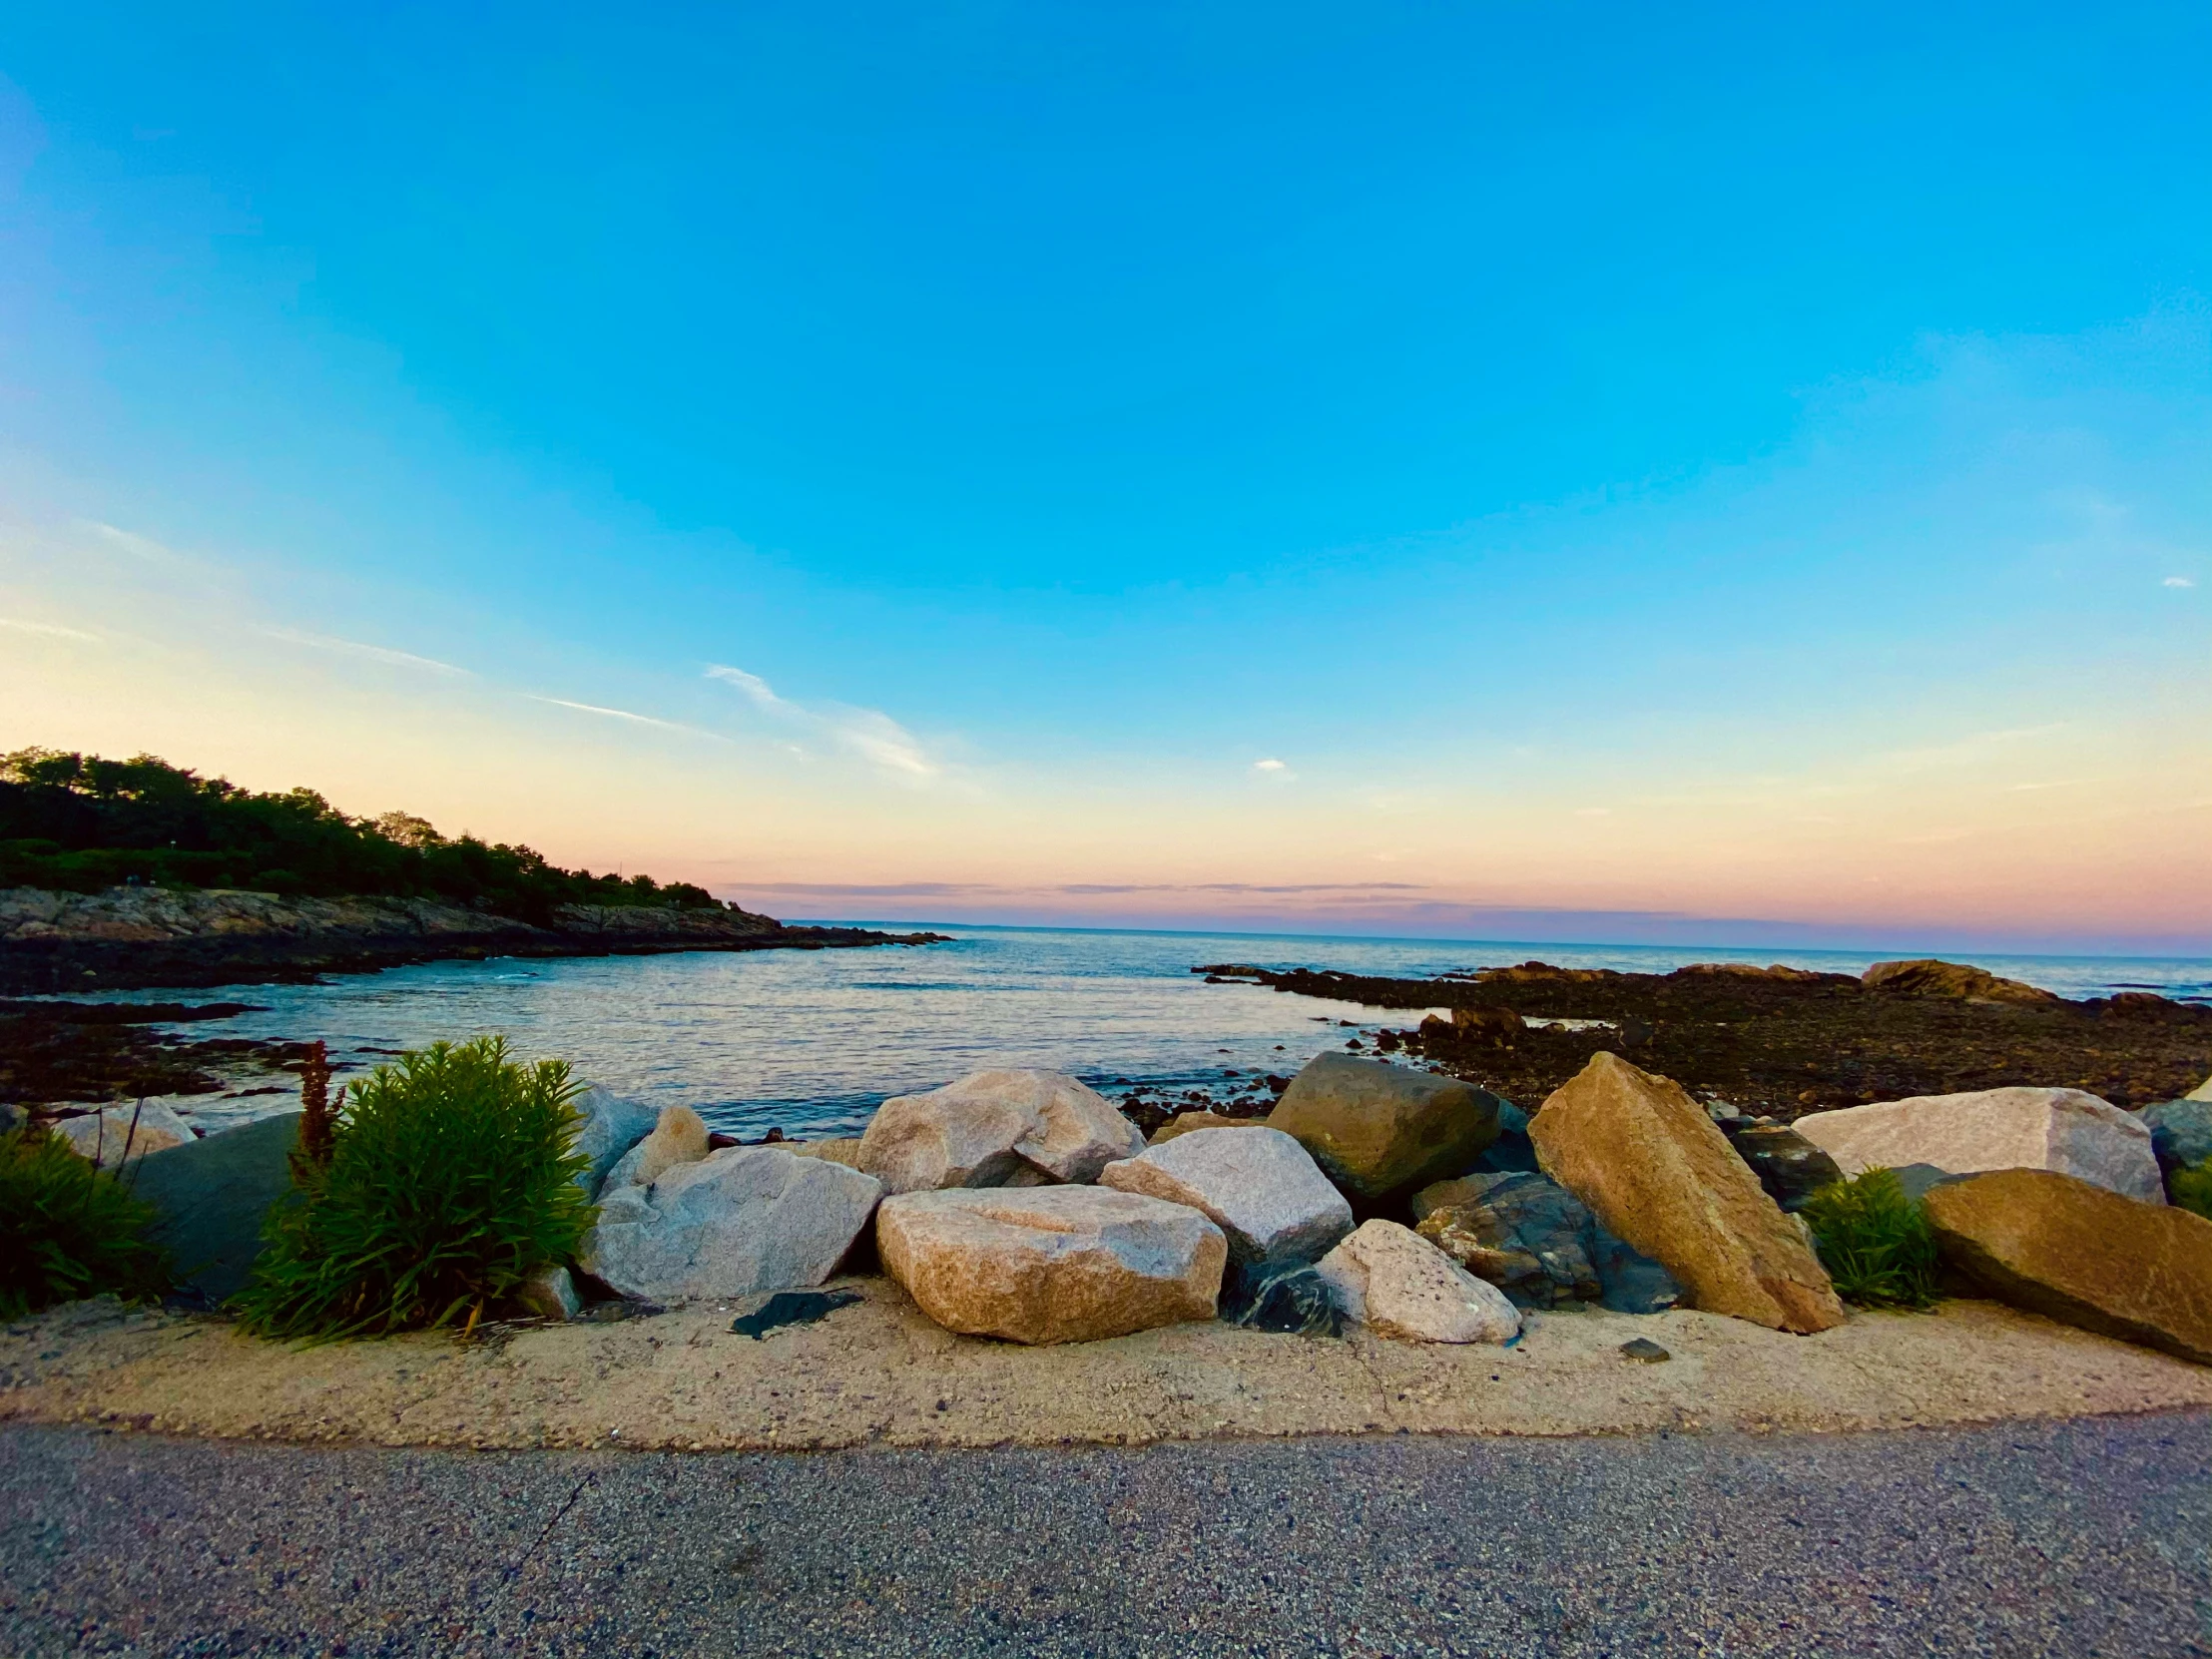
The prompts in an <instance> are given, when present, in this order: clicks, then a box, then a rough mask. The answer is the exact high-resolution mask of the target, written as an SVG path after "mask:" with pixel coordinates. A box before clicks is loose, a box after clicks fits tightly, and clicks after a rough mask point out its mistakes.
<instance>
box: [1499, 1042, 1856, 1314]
mask: <svg viewBox="0 0 2212 1659" xmlns="http://www.w3.org/2000/svg"><path fill="white" fill-rule="evenodd" d="M1528 1135H1529V1139H1530V1140H1532V1141H1533V1142H1534V1143H1535V1146H1536V1157H1537V1159H1538V1161H1540V1162H1541V1163H1542V1165H1543V1168H1544V1173H1545V1174H1547V1175H1549V1176H1550V1177H1551V1178H1552V1179H1553V1180H1554V1181H1556V1182H1558V1183H1559V1184H1560V1185H1561V1186H1562V1187H1565V1188H1566V1189H1567V1190H1568V1191H1569V1192H1571V1193H1573V1194H1574V1196H1575V1197H1577V1198H1579V1199H1580V1200H1581V1201H1582V1202H1583V1203H1584V1204H1586V1205H1588V1206H1589V1207H1590V1209H1591V1211H1592V1212H1594V1213H1595V1215H1596V1216H1597V1219H1598V1220H1599V1221H1600V1222H1601V1223H1603V1224H1604V1226H1605V1229H1606V1230H1607V1231H1608V1232H1610V1233H1612V1234H1613V1235H1614V1236H1615V1237H1617V1238H1620V1239H1623V1240H1625V1241H1626V1242H1627V1243H1629V1244H1630V1245H1633V1246H1634V1247H1635V1248H1636V1249H1637V1250H1639V1251H1641V1252H1642V1253H1643V1254H1644V1255H1646V1256H1649V1257H1651V1258H1652V1259H1653V1260H1654V1261H1657V1262H1659V1263H1661V1264H1662V1265H1664V1266H1665V1268H1666V1270H1667V1271H1668V1272H1669V1273H1670V1274H1672V1275H1673V1276H1674V1277H1675V1279H1676V1280H1677V1281H1678V1282H1679V1283H1680V1284H1681V1285H1682V1287H1683V1289H1684V1290H1686V1291H1687V1292H1688V1293H1689V1299H1690V1303H1691V1305H1692V1306H1693V1307H1697V1308H1701V1309H1703V1310H1705V1311H1706V1312H1707V1313H1713V1314H1728V1315H1732V1316H1734V1317H1735V1318H1737V1319H1743V1320H1749V1321H1751V1323H1753V1324H1754V1325H1764V1326H1766V1327H1768V1328H1769V1329H1770V1330H1776V1331H1795V1332H1814V1331H1826V1330H1828V1329H1829V1328H1830V1327H1832V1326H1838V1325H1841V1324H1843V1323H1844V1305H1843V1304H1842V1303H1841V1302H1840V1301H1838V1300H1837V1297H1836V1290H1835V1287H1834V1286H1833V1285H1831V1284H1830V1283H1829V1279H1828V1274H1827V1272H1826V1270H1824V1269H1823V1268H1822V1267H1821V1264H1820V1262H1819V1261H1818V1259H1816V1258H1815V1256H1814V1255H1813V1247H1812V1246H1811V1245H1810V1244H1809V1243H1808V1242H1807V1241H1806V1237H1805V1234H1804V1233H1803V1232H1802V1231H1801V1230H1800V1229H1799V1227H1798V1226H1797V1225H1796V1224H1795V1223H1794V1222H1792V1221H1791V1220H1790V1218H1789V1217H1787V1216H1785V1215H1784V1214H1783V1213H1782V1211H1781V1210H1780V1209H1779V1208H1777V1207H1776V1205H1775V1202H1774V1200H1773V1199H1771V1198H1769V1197H1768V1196H1767V1194H1766V1192H1765V1191H1764V1189H1762V1188H1761V1187H1760V1185H1759V1178H1758V1177H1757V1176H1756V1175H1754V1174H1752V1172H1751V1170H1750V1168H1749V1166H1747V1165H1746V1164H1745V1163H1744V1161H1743V1160H1742V1159H1741V1158H1739V1157H1737V1156H1736V1153H1735V1149H1734V1148H1732V1147H1731V1146H1730V1145H1729V1144H1728V1138H1727V1137H1726V1136H1725V1135H1723V1134H1722V1133H1721V1132H1720V1130H1719V1129H1718V1128H1717V1127H1715V1125H1714V1123H1713V1120H1712V1118H1711V1117H1709V1116H1708V1115H1707V1114H1706V1111H1705V1108H1704V1107H1702V1106H1700V1105H1699V1104H1698V1103H1697V1102H1696V1101H1695V1100H1693V1099H1691V1098H1690V1096H1689V1094H1688V1093H1687V1091H1685V1090H1684V1089H1683V1088H1682V1086H1681V1085H1680V1084H1678V1083H1676V1082H1674V1081H1673V1080H1672V1079H1671V1078H1665V1077H1655V1076H1653V1075H1652V1074H1651V1073H1649V1072H1647V1071H1642V1070H1639V1069H1638V1068H1637V1067H1635V1066H1632V1065H1630V1064H1629V1063H1628V1062H1627V1061H1626V1060H1623V1059H1621V1058H1620V1057H1619V1056H1618V1055H1614V1054H1605V1053H1600V1054H1596V1055H1593V1056H1592V1057H1591V1059H1590V1063H1589V1064H1588V1065H1586V1066H1584V1067H1583V1068H1582V1070H1581V1071H1580V1072H1579V1073H1577V1074H1576V1075H1575V1076H1574V1077H1573V1078H1571V1079H1569V1080H1568V1081H1567V1082H1566V1083H1565V1084H1563V1085H1562V1086H1561V1087H1560V1088H1558V1089H1556V1090H1554V1091H1553V1093H1552V1095H1551V1097H1550V1098H1549V1099H1547V1100H1546V1101H1545V1102H1544V1103H1543V1105H1542V1106H1541V1107H1540V1108H1539V1109H1538V1110H1537V1112H1536V1115H1535V1116H1534V1117H1533V1118H1531V1119H1529V1122H1528Z"/></svg>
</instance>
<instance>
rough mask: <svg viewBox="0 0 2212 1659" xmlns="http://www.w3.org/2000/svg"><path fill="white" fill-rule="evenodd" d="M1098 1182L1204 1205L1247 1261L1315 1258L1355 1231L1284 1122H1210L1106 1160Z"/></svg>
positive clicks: (1347, 1211)
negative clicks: (1239, 1125)
mask: <svg viewBox="0 0 2212 1659" xmlns="http://www.w3.org/2000/svg"><path fill="white" fill-rule="evenodd" d="M1098 1181H1099V1185H1100V1186H1103V1187H1112V1188H1115V1189H1116V1190H1118V1191H1121V1192H1127V1193H1145V1194H1147V1195H1149V1196H1151V1197H1153V1198H1164V1199H1166V1200H1167V1201H1168V1202H1169V1203H1170V1204H1187V1205H1189V1206H1190V1207H1191V1208H1192V1209H1194V1210H1197V1211H1200V1212H1202V1213H1203V1214H1204V1215H1205V1216H1206V1217H1207V1218H1208V1219H1209V1220H1211V1221H1212V1222H1213V1223H1214V1225H1215V1226H1217V1227H1219V1228H1220V1229H1221V1230H1222V1232H1223V1233H1225V1234H1226V1235H1227V1236H1228V1239H1229V1251H1230V1254H1231V1255H1232V1256H1234V1257H1236V1258H1237V1260H1239V1261H1241V1262H1291V1261H1296V1262H1310V1261H1313V1260H1314V1259H1315V1258H1316V1257H1318V1256H1320V1255H1321V1254H1322V1253H1323V1252H1324V1251H1326V1250H1328V1249H1329V1248H1330V1246H1332V1245H1334V1244H1335V1243H1336V1242H1337V1241H1338V1240H1339V1239H1341V1238H1343V1237H1344V1236H1345V1235H1346V1234H1347V1233H1349V1232H1351V1231H1352V1206H1351V1205H1349V1204H1347V1203H1346V1202H1345V1199H1344V1195H1343V1194H1342V1193H1340V1192H1338V1191H1337V1189H1336V1188H1335V1187H1333V1186H1331V1185H1330V1184H1329V1178H1328V1177H1327V1176H1326V1175H1324V1174H1322V1172H1321V1169H1320V1166H1318V1165H1317V1164H1316V1163H1315V1162H1314V1160H1313V1158H1312V1157H1311V1156H1310V1155H1309V1154H1308V1153H1307V1151H1306V1149H1305V1148H1304V1147H1302V1146H1300V1145H1299V1144H1298V1142H1296V1141H1294V1140H1293V1139H1291V1137H1290V1136H1288V1135H1286V1134H1284V1133H1283V1132H1282V1131H1281V1130H1279V1129H1269V1128H1265V1127H1259V1126H1255V1127H1253V1128H1250V1129H1207V1130H1202V1131H1199V1132H1198V1133H1195V1134H1189V1135H1181V1136H1178V1137H1176V1138H1175V1139H1173V1140H1170V1141H1165V1142H1162V1143H1161V1144H1159V1145H1157V1146H1152V1147H1148V1148H1146V1149H1145V1151H1143V1152H1142V1153H1140V1154H1138V1156H1136V1157H1134V1158H1125V1159H1118V1160H1116V1161H1115V1162H1113V1163H1111V1164H1108V1165H1107V1166H1106V1168H1105V1170H1104V1171H1103V1172H1101V1174H1100V1175H1099V1178H1098Z"/></svg>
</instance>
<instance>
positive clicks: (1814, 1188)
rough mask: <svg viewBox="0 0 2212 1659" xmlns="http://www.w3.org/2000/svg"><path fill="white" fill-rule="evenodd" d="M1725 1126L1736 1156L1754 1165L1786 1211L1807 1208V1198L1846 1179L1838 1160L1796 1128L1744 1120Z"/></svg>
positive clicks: (1725, 1133) (1752, 1169) (1773, 1197)
mask: <svg viewBox="0 0 2212 1659" xmlns="http://www.w3.org/2000/svg"><path fill="white" fill-rule="evenodd" d="M1733 1122H1735V1123H1738V1124H1741V1127H1732V1126H1731V1124H1729V1123H1723V1124H1722V1125H1721V1133H1722V1134H1724V1135H1726V1136H1727V1137H1728V1144H1729V1145H1730V1146H1732V1147H1734V1148H1735V1149H1736V1155H1737V1156H1738V1157H1740V1158H1742V1159H1743V1161H1744V1162H1745V1163H1747V1164H1749V1165H1750V1166H1751V1172H1752V1174H1754V1175H1756V1176H1758V1177H1759V1185H1760V1186H1762V1187H1764V1188H1766V1189H1767V1196H1768V1197H1769V1198H1771V1199H1773V1200H1774V1201H1775V1203H1777V1204H1779V1205H1781V1206H1782V1208H1783V1209H1785V1210H1790V1211H1796V1210H1802V1209H1804V1208H1805V1201H1806V1200H1807V1199H1809V1198H1811V1197H1812V1196H1813V1195H1814V1194H1815V1193H1816V1192H1818V1191H1820V1189H1821V1188H1823V1187H1825V1186H1827V1185H1828V1184H1829V1183H1830V1182H1832V1181H1841V1180H1842V1179H1843V1178H1844V1172H1843V1170H1842V1169H1841V1168H1840V1167H1839V1166H1838V1165H1837V1163H1836V1160H1835V1159H1833V1158H1831V1157H1830V1156H1829V1155H1828V1154H1827V1153H1825V1152H1823V1151H1822V1150H1821V1149H1820V1148H1819V1147H1817V1146H1815V1145H1814V1144H1813V1143H1812V1142H1811V1141H1809V1140H1807V1139H1806V1138H1805V1137H1804V1136H1803V1135H1800V1134H1799V1133H1798V1132H1797V1131H1796V1130H1794V1129H1787V1128H1784V1127H1783V1126H1782V1125H1781V1124H1764V1123H1744V1122H1743V1121H1742V1120H1741V1119H1737V1120H1733Z"/></svg>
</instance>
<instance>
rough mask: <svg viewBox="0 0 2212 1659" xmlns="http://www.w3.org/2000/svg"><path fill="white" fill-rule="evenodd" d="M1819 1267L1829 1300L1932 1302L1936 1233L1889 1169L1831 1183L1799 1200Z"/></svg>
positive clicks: (1866, 1304) (1900, 1304) (1882, 1304)
mask: <svg viewBox="0 0 2212 1659" xmlns="http://www.w3.org/2000/svg"><path fill="white" fill-rule="evenodd" d="M1801 1214H1802V1215H1803V1216H1804V1217H1805V1222H1806V1225H1807V1226H1809V1227H1810V1228H1812V1230H1813V1245H1814V1248H1815V1249H1816V1250H1818V1251H1819V1252H1820V1258H1821V1265H1822V1266H1823V1267H1825V1268H1827V1269H1828V1275H1829V1277H1830V1278H1831V1279H1833V1280H1834V1281H1835V1282H1836V1294H1837V1295H1838V1296H1840V1297H1842V1298H1843V1299H1844V1300H1845V1301H1846V1302H1855V1303H1857V1304H1858V1305H1859V1306H1860V1307H1862V1308H1931V1307H1934V1306H1935V1304H1936V1296H1937V1292H1936V1234H1935V1231H1934V1230H1933V1229H1932V1228H1931V1227H1930V1226H1929V1225H1928V1216H1927V1214H1926V1213H1925V1212H1924V1211H1923V1210H1922V1209H1921V1206H1920V1201H1919V1200H1918V1199H1915V1198H1913V1197H1911V1196H1910V1195H1908V1194H1907V1192H1906V1190H1905V1188H1904V1186H1903V1185H1902V1184H1900V1182H1899V1181H1898V1178H1897V1172H1896V1171H1895V1170H1887V1169H1870V1170H1868V1171H1866V1172H1865V1173H1864V1174H1861V1175H1858V1176H1855V1177H1853V1178H1852V1179H1851V1180H1849V1181H1832V1182H1830V1183H1829V1184H1828V1185H1827V1186H1825V1187H1823V1188H1821V1189H1820V1190H1819V1191H1818V1192H1816V1193H1815V1194H1813V1196H1812V1197H1811V1198H1809V1199H1807V1200H1806V1201H1805V1208H1804V1210H1803V1211H1802V1212H1801Z"/></svg>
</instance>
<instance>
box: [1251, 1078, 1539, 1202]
mask: <svg viewBox="0 0 2212 1659" xmlns="http://www.w3.org/2000/svg"><path fill="white" fill-rule="evenodd" d="M1499 1105H1500V1102H1499V1100H1498V1098H1497V1096H1496V1095H1494V1094H1491V1093H1489V1092H1488V1091H1487V1090H1484V1089H1478V1088H1476V1087H1475V1086H1474V1085H1473V1084H1471V1083H1462V1082H1460V1081H1459V1080H1458V1079H1457V1078H1455V1077H1438V1076H1436V1075H1435V1074H1434V1073H1433V1072H1426V1071H1413V1070H1410V1069H1409V1068H1407V1067H1405V1066H1393V1065H1389V1064H1387V1063H1385V1062H1383V1061H1380V1060H1356V1059H1354V1058H1352V1057H1351V1056H1350V1055H1348V1054H1324V1055H1322V1056H1321V1057H1320V1058H1319V1059H1317V1060H1315V1061H1313V1062H1312V1063H1311V1064H1310V1065H1308V1066H1307V1067H1306V1068H1305V1069H1304V1070H1303V1071H1301V1072H1300V1073H1299V1074H1298V1075H1297V1076H1296V1077H1294V1078H1292V1079H1291V1086H1290V1087H1289V1088H1287V1089H1285V1090H1284V1091H1283V1098H1282V1099H1281V1100H1279V1101H1277V1102H1276V1103H1275V1110H1274V1111H1272V1112H1270V1113H1269V1114H1268V1127H1269V1128H1271V1129H1280V1130H1282V1131H1283V1132H1284V1133H1285V1134H1287V1135H1289V1136H1291V1137H1292V1138H1293V1139H1295V1140H1297V1141H1298V1142H1299V1144H1300V1145H1302V1146H1304V1147H1305V1148H1306V1150H1307V1151H1308V1152H1310V1153H1312V1154H1313V1155H1314V1161H1315V1162H1316V1163H1318V1164H1320V1165H1321V1167H1322V1169H1323V1171H1324V1172H1325V1173H1326V1174H1327V1175H1328V1176H1329V1178H1330V1179H1331V1180H1332V1181H1334V1182H1336V1183H1337V1185H1338V1186H1340V1187H1342V1188H1344V1189H1345V1190H1346V1191H1347V1192H1349V1193H1352V1194H1353V1195H1354V1196H1356V1197H1358V1198H1361V1199H1365V1200H1368V1201H1370V1202H1375V1201H1380V1200H1382V1199H1384V1198H1387V1197H1389V1196H1391V1195H1393V1194H1395V1193H1399V1192H1402V1191H1404V1190H1405V1189H1406V1188H1408V1187H1416V1186H1420V1185H1422V1184H1423V1183H1426V1182H1429V1181H1434V1180H1437V1179H1439V1178H1440V1177H1443V1176H1447V1175H1457V1174H1459V1173H1460V1172H1461V1171H1463V1170H1465V1169H1466V1168H1467V1167H1468V1166H1469V1165H1471V1164H1472V1163H1473V1162H1474V1160H1475V1158H1476V1157H1477V1156H1479V1155H1480V1153H1481V1152H1482V1150H1483V1148H1485V1147H1487V1146H1488V1145H1489V1144H1490V1143H1491V1142H1492V1141H1494V1140H1496V1139H1497V1114H1498V1107H1499Z"/></svg>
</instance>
